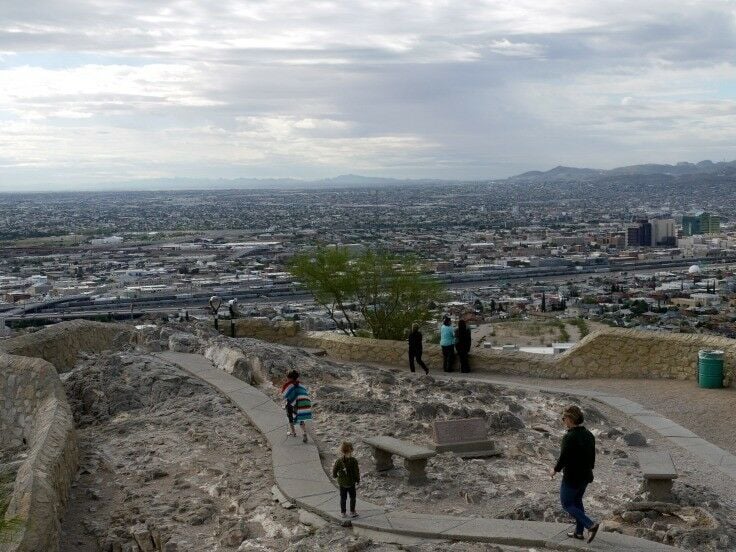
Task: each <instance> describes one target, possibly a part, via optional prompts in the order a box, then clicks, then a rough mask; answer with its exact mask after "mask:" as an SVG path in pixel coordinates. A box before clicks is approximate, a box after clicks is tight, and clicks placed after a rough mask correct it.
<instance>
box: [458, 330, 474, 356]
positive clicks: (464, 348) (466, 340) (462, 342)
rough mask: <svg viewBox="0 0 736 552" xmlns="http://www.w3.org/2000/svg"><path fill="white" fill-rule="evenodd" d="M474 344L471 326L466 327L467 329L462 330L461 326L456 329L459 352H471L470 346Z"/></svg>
mask: <svg viewBox="0 0 736 552" xmlns="http://www.w3.org/2000/svg"><path fill="white" fill-rule="evenodd" d="M471 345H472V340H471V337H470V328H467V327H466V328H465V331H463V330H461V329H460V328H458V329H456V330H455V349H457V352H458V353H468V352H470V346H471Z"/></svg>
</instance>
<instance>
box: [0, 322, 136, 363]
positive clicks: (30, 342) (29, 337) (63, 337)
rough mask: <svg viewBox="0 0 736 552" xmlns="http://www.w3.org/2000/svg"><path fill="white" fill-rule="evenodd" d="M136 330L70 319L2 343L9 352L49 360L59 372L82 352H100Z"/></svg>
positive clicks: (125, 339) (129, 336)
mask: <svg viewBox="0 0 736 552" xmlns="http://www.w3.org/2000/svg"><path fill="white" fill-rule="evenodd" d="M132 335H133V330H132V328H130V326H126V325H123V324H105V323H103V322H92V321H90V320H70V321H68V322H61V323H59V324H54V325H52V326H47V327H45V328H44V329H42V330H39V331H37V332H33V333H29V334H25V335H21V336H19V337H15V338H12V339H7V340H5V341H2V342H0V350H2V351H5V352H6V353H9V354H13V355H19V356H26V357H36V358H42V359H44V360H47V361H48V362H50V363H51V364H53V365H54V366H55V367H56V369H57V370H58V371H59V372H66V371H68V370H71V369H72V368H73V367H74V363H75V362H76V360H77V355H78V354H79V352H80V351H91V352H100V351H104V350H106V349H113V348H117V346H119V345H122V344H124V343H127V342H129V341H130V339H131V337H132Z"/></svg>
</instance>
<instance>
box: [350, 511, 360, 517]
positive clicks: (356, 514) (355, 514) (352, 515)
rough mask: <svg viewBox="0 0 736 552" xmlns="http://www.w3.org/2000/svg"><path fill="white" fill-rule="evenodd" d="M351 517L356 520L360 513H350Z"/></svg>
mask: <svg viewBox="0 0 736 552" xmlns="http://www.w3.org/2000/svg"><path fill="white" fill-rule="evenodd" d="M350 517H351V518H356V517H358V512H350Z"/></svg>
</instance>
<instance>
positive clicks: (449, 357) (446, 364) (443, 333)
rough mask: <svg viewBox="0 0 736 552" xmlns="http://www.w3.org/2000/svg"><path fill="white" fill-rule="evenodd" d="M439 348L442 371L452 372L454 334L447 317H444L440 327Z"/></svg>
mask: <svg viewBox="0 0 736 552" xmlns="http://www.w3.org/2000/svg"><path fill="white" fill-rule="evenodd" d="M440 347H442V370H444V371H445V372H452V371H453V367H452V365H453V364H454V363H455V332H454V331H453V329H452V320H450V317H449V316H445V318H444V319H443V320H442V325H441V326H440Z"/></svg>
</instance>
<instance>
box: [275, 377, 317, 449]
mask: <svg viewBox="0 0 736 552" xmlns="http://www.w3.org/2000/svg"><path fill="white" fill-rule="evenodd" d="M281 396H282V397H283V398H284V400H285V401H286V405H285V408H286V416H287V417H288V419H289V427H290V429H291V431H290V432H289V435H292V436H294V437H296V430H295V428H294V425H295V424H299V427H301V428H302V441H303V442H305V443H306V442H307V425H306V423H305V422H306V421H307V420H311V419H312V401H310V400H309V392H308V391H307V388H306V387H304V386H303V385H302V384H301V382H300V381H299V372H297V371H296V370H292V371H291V372H289V373H288V374H286V383H284V385H283V386H282V387H281Z"/></svg>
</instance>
